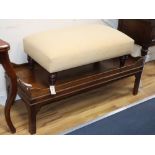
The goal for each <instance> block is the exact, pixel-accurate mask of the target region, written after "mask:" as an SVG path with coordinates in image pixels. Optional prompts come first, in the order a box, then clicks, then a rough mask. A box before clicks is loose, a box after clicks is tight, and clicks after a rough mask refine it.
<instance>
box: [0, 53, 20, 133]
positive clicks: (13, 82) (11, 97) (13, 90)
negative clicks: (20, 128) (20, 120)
mask: <svg viewBox="0 0 155 155" xmlns="http://www.w3.org/2000/svg"><path fill="white" fill-rule="evenodd" d="M1 63H2V66H3V67H4V69H5V72H6V74H7V75H8V77H9V79H10V86H9V90H8V96H7V100H6V104H5V119H6V122H7V125H8V126H9V128H10V130H11V132H12V133H15V132H16V129H15V127H14V126H13V124H12V121H11V117H10V110H11V106H12V105H13V103H14V101H15V97H16V95H17V77H16V74H15V72H14V70H13V67H12V65H11V63H10V60H9V57H8V53H3V56H2V58H1Z"/></svg>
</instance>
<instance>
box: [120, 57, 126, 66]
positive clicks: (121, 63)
mask: <svg viewBox="0 0 155 155" xmlns="http://www.w3.org/2000/svg"><path fill="white" fill-rule="evenodd" d="M127 59H128V55H124V56H121V57H119V61H120V67H124V65H125V61H126V60H127Z"/></svg>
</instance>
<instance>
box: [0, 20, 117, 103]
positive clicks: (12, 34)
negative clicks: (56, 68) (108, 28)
mask: <svg viewBox="0 0 155 155" xmlns="http://www.w3.org/2000/svg"><path fill="white" fill-rule="evenodd" d="M103 22H104V20H13V19H11V20H0V38H1V39H4V40H6V41H7V42H9V43H10V45H11V49H10V52H9V56H10V59H11V61H12V62H14V63H17V64H21V63H24V62H26V61H27V60H26V54H25V53H24V51H23V43H22V40H23V37H25V36H27V35H29V34H31V33H34V32H39V31H42V30H47V29H51V28H56V27H64V26H67V25H73V24H81V23H103ZM105 22H106V23H107V24H108V25H109V24H110V25H112V26H113V27H117V20H108V19H107V20H105ZM5 100H6V91H5V79H4V70H3V68H2V66H1V65H0V104H4V103H5Z"/></svg>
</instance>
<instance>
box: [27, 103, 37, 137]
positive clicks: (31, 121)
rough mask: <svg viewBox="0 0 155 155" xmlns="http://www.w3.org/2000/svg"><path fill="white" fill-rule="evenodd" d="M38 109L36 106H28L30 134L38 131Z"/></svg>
mask: <svg viewBox="0 0 155 155" xmlns="http://www.w3.org/2000/svg"><path fill="white" fill-rule="evenodd" d="M37 112H38V111H37V110H36V108H35V106H30V107H29V108H28V118H29V132H30V134H35V133H36V115H37Z"/></svg>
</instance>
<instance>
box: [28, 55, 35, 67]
mask: <svg viewBox="0 0 155 155" xmlns="http://www.w3.org/2000/svg"><path fill="white" fill-rule="evenodd" d="M27 61H28V64H29V67H30V69H33V68H34V63H35V61H34V60H33V59H32V58H31V57H30V56H27Z"/></svg>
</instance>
